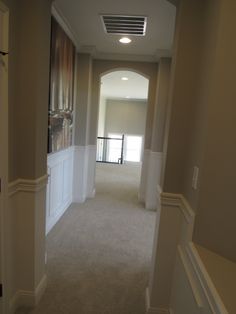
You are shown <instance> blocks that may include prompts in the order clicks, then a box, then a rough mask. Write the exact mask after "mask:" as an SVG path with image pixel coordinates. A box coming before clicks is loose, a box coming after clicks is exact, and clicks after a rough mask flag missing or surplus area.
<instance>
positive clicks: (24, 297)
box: [10, 275, 47, 314]
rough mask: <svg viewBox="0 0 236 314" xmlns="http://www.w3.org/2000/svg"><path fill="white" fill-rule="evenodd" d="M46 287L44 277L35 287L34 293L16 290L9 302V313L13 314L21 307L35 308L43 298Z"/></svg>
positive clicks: (45, 278) (45, 277)
mask: <svg viewBox="0 0 236 314" xmlns="http://www.w3.org/2000/svg"><path fill="white" fill-rule="evenodd" d="M46 287H47V276H46V275H45V276H44V277H43V278H42V280H41V281H40V283H39V284H38V286H37V287H36V289H35V291H26V290H18V291H17V292H16V294H15V295H14V297H13V298H12V299H11V300H10V313H11V314H14V313H15V311H16V310H17V309H18V308H19V307H21V306H24V307H29V308H33V307H35V306H36V305H37V304H38V303H39V301H40V299H41V297H42V296H43V294H44V292H45V289H46Z"/></svg>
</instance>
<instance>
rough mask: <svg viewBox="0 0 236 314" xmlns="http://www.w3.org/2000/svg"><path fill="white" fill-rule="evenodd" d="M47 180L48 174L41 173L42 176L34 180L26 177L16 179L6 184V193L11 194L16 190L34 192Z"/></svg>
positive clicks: (43, 186)
mask: <svg viewBox="0 0 236 314" xmlns="http://www.w3.org/2000/svg"><path fill="white" fill-rule="evenodd" d="M47 182H48V174H45V175H43V176H42V177H40V178H38V179H34V180H32V179H31V180H28V179H17V180H15V181H13V182H11V183H9V185H8V195H9V196H12V195H13V194H15V193H17V192H28V193H35V192H38V191H40V190H42V189H43V188H45V186H46V185H47Z"/></svg>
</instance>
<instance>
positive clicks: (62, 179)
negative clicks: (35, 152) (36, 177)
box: [46, 147, 74, 233]
mask: <svg viewBox="0 0 236 314" xmlns="http://www.w3.org/2000/svg"><path fill="white" fill-rule="evenodd" d="M73 160H74V147H70V148H68V149H65V150H63V151H60V152H57V153H53V154H50V155H48V176H49V178H48V185H47V209H46V233H48V232H49V231H50V230H51V229H52V227H53V226H54V225H55V224H56V223H57V221H58V220H59V219H60V217H61V216H62V215H63V213H64V212H65V211H66V209H67V208H68V207H69V206H70V204H71V203H72V187H73V186H72V185H73V165H74V163H73Z"/></svg>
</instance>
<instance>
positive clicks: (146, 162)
mask: <svg viewBox="0 0 236 314" xmlns="http://www.w3.org/2000/svg"><path fill="white" fill-rule="evenodd" d="M150 154H151V151H150V149H145V150H144V152H143V160H142V169H141V179H140V186H139V194H138V197H139V201H140V202H142V203H145V197H146V185H147V176H148V165H149V159H150Z"/></svg>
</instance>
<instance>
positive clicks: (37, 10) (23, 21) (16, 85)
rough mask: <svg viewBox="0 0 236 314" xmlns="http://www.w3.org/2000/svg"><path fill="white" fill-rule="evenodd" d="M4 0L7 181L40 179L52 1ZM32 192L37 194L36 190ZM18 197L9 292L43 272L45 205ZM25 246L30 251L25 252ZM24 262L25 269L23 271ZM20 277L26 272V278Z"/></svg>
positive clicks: (11, 218)
mask: <svg viewBox="0 0 236 314" xmlns="http://www.w3.org/2000/svg"><path fill="white" fill-rule="evenodd" d="M3 2H4V3H5V4H6V5H7V6H8V8H9V10H10V21H9V23H10V34H9V181H10V182H12V181H14V180H16V179H17V178H22V179H36V178H39V177H41V176H43V175H45V174H46V172H47V164H46V158H47V120H48V89H49V53H50V27H51V1H50V0H43V1H36V0H33V1H27V0H22V1H17V0H3ZM42 193H43V192H42ZM30 195H31V196H32V199H33V197H34V193H31V194H30ZM43 197H44V196H42V198H43ZM19 203H20V201H19V200H18V202H16V203H14V205H13V204H12V201H11V199H10V200H9V207H8V212H7V221H5V223H6V230H7V244H6V245H7V258H8V263H7V279H8V281H7V284H8V288H9V297H12V296H13V295H14V293H15V292H16V291H17V289H24V287H25V286H24V285H25V284H26V283H27V282H28V279H29V278H30V284H31V285H37V284H38V282H39V280H40V279H41V278H42V276H43V274H44V263H45V256H44V252H45V248H44V243H45V241H44V237H45V235H44V225H45V219H44V208H43V206H42V207H40V208H37V209H36V208H35V207H34V206H37V205H36V203H37V202H36V201H35V200H33V201H32V203H31V204H30V205H29V204H28V203H27V202H26V203H27V204H26V203H25V204H24V205H23V206H22V207H19V206H18V205H19ZM42 204H44V201H42ZM31 205H32V207H31ZM27 210H29V212H30V214H29V212H27ZM20 243H23V247H22V249H21V247H20ZM32 243H33V244H32ZM36 248H37V249H36ZM22 250H24V252H27V253H24V254H22ZM36 251H37V252H36ZM28 253H29V254H28ZM24 267H25V269H27V271H28V272H27V273H25V272H24V271H22V268H23V269H24ZM17 277H18V279H17ZM19 278H23V280H24V283H23V284H22V282H21V280H20V279H19ZM21 284H22V285H21Z"/></svg>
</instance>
